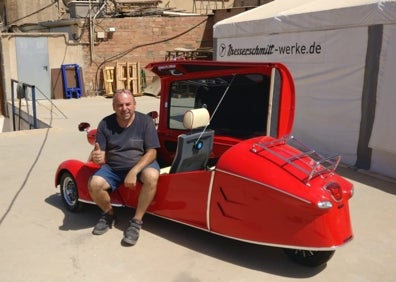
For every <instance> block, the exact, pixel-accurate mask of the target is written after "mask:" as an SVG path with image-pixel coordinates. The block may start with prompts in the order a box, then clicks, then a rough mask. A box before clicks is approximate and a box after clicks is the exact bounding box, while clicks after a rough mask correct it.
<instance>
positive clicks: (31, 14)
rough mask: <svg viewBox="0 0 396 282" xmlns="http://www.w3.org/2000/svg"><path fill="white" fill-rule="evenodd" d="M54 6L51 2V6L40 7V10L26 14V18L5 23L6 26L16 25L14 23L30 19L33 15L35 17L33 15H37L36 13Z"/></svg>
mask: <svg viewBox="0 0 396 282" xmlns="http://www.w3.org/2000/svg"><path fill="white" fill-rule="evenodd" d="M54 4H56V2H52V3H51V4H49V5H47V6H45V7H42V8H40V9H38V10H37V11H35V12H33V13H30V14H28V15H26V16H23V17H22V18H19V19H17V20H15V21H13V22H10V23H7V25H12V24H14V23H16V22H19V21H21V20H23V19H26V18H28V17H30V16H33V15H35V14H38V13H40V12H42V11H44V10H45V9H47V8H50V7H51V6H52V5H54Z"/></svg>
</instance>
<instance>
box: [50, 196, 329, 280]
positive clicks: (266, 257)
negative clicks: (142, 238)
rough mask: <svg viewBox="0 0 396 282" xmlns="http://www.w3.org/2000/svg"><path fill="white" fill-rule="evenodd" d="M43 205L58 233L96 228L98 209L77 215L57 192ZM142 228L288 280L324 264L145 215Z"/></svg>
mask: <svg viewBox="0 0 396 282" xmlns="http://www.w3.org/2000/svg"><path fill="white" fill-rule="evenodd" d="M45 202H46V203H47V204H49V205H52V206H54V207H56V208H58V209H60V210H61V211H62V212H63V213H64V219H63V222H62V225H60V226H59V230H62V231H70V230H80V229H86V228H91V227H93V226H94V225H95V223H96V222H97V220H98V216H99V214H100V209H99V208H98V207H97V206H95V205H89V204H85V205H84V207H83V209H82V210H81V211H80V212H77V213H76V212H71V211H69V210H67V209H66V207H65V206H64V205H63V202H62V199H61V196H60V194H59V193H57V194H54V195H51V196H49V197H48V198H46V199H45ZM116 212H117V217H118V222H117V224H116V226H115V228H117V229H120V230H124V229H125V228H126V226H127V224H128V220H129V219H130V216H131V214H133V210H132V209H131V208H116ZM143 229H144V230H145V231H147V232H150V233H152V234H155V235H156V236H159V237H161V238H163V239H165V240H168V241H170V242H173V243H175V244H178V245H181V246H183V247H186V248H188V249H191V250H194V251H196V252H199V253H202V254H205V255H207V256H210V257H214V258H216V259H219V260H222V261H226V262H229V263H232V264H235V265H239V266H241V267H244V268H248V269H252V270H257V271H262V272H266V273H271V274H274V275H278V276H284V277H289V278H309V277H312V276H315V275H317V274H318V273H320V272H321V271H323V270H324V269H325V267H326V265H323V266H320V267H316V268H311V267H305V266H302V265H299V264H297V263H295V262H293V261H291V260H290V259H289V258H288V257H287V256H286V255H285V254H284V253H283V250H282V249H281V248H275V247H269V246H261V245H255V244H251V243H246V242H241V241H237V240H233V239H229V238H226V237H222V236H219V235H216V234H212V233H209V232H206V231H203V230H200V229H196V228H193V227H190V226H186V225H183V224H181V223H177V222H173V221H171V220H167V219H164V218H160V217H157V216H154V215H151V214H146V215H145V218H144V225H143Z"/></svg>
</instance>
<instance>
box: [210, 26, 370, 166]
mask: <svg viewBox="0 0 396 282" xmlns="http://www.w3.org/2000/svg"><path fill="white" fill-rule="evenodd" d="M367 37H368V34H367V27H358V28H349V29H339V30H328V31H321V32H319V31H314V32H298V33H294V34H280V35H262V36H254V37H246V38H224V39H218V40H217V48H218V50H217V54H216V59H217V60H220V61H250V62H281V63H284V64H285V65H286V66H287V67H288V68H289V69H290V71H291V73H292V75H293V77H294V80H295V86H296V116H295V123H294V135H295V136H296V137H298V138H299V139H301V140H302V141H304V142H305V143H307V144H308V145H311V146H313V147H314V148H316V149H318V151H319V152H322V153H324V154H326V155H332V154H335V153H340V154H341V155H342V161H343V162H344V163H346V164H349V165H352V164H354V163H355V162H356V150H357V143H358V139H359V130H360V120H361V98H362V88H363V79H364V68H365V59H366V49H367Z"/></svg>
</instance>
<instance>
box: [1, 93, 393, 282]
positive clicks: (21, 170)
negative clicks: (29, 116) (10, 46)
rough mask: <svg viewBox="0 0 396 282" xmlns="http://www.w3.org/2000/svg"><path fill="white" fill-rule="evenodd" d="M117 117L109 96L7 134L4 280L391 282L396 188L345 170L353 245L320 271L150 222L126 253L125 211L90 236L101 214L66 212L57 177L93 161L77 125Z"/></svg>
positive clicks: (58, 107) (143, 101) (278, 254)
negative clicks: (351, 191) (75, 163)
mask: <svg viewBox="0 0 396 282" xmlns="http://www.w3.org/2000/svg"><path fill="white" fill-rule="evenodd" d="M137 103H138V104H137V106H138V109H139V110H140V111H142V112H148V111H150V110H158V105H159V99H157V98H154V97H150V96H143V97H138V98H137ZM111 111H112V109H111V100H110V99H105V98H103V97H93V98H81V99H72V100H53V103H49V102H48V101H41V102H40V105H39V118H40V119H42V120H43V121H45V122H46V123H48V124H50V125H51V128H45V129H38V130H30V131H21V132H8V133H2V134H0V150H1V162H0V180H1V188H0V281H3V282H8V281H12V282H16V281H31V282H34V281H59V282H61V281H114V280H116V281H164V282H167V281H174V282H184V281H186V282H188V281H194V282H195V281H235V282H237V281H238V282H239V281H246V282H252V281H289V280H307V281H359V282H361V281H370V282H371V281H394V279H395V278H394V277H396V267H395V266H394V264H395V259H396V196H395V194H396V184H395V182H392V181H389V180H387V179H381V178H378V177H373V176H370V175H368V174H364V173H361V172H356V171H353V170H351V169H348V168H340V169H339V173H340V174H342V175H343V176H344V177H346V178H348V179H349V180H350V181H352V182H353V183H354V185H355V195H354V197H353V198H352V199H351V202H350V208H351V215H352V223H353V229H354V233H355V238H354V240H353V241H352V242H350V243H349V244H347V245H346V246H344V247H342V248H340V249H338V250H337V251H336V253H335V255H334V257H333V258H332V259H331V260H330V261H329V262H328V264H327V265H326V266H324V267H321V268H317V269H311V268H307V267H303V266H300V265H297V264H295V263H293V262H291V261H289V260H288V259H287V257H286V256H285V255H284V254H283V252H282V251H281V250H280V249H277V248H271V247H264V246H255V245H250V244H246V243H242V242H237V241H233V240H230V239H226V238H222V237H218V236H215V235H211V234H209V233H206V232H204V231H200V230H196V229H193V228H190V227H186V226H183V225H180V224H177V223H174V222H170V221H167V220H164V219H160V218H156V217H153V216H150V215H147V216H146V217H145V223H144V226H143V230H142V232H141V237H140V239H139V242H138V243H137V245H136V246H134V247H129V248H128V247H123V246H121V244H120V241H121V238H122V228H123V227H124V226H125V225H126V222H127V220H128V216H129V215H131V214H132V211H131V210H130V209H127V208H124V209H121V210H119V212H120V219H121V223H120V227H118V228H113V229H112V230H110V231H109V232H107V233H106V234H104V235H102V236H93V235H92V234H91V230H92V227H93V225H94V224H95V223H96V221H97V219H98V216H99V210H98V208H97V207H96V206H92V205H91V206H88V207H86V208H85V209H84V210H83V211H82V212H81V213H78V214H75V213H70V212H68V211H67V210H66V209H65V208H64V206H63V204H62V202H61V198H60V194H59V189H57V188H55V187H54V174H55V170H56V168H57V166H58V164H59V163H60V162H62V161H63V160H66V159H73V158H76V159H83V160H85V159H86V158H87V157H88V153H89V151H90V150H91V146H90V145H89V144H88V143H87V142H86V136H85V134H84V133H80V132H78V131H77V124H78V123H79V122H80V121H87V122H90V123H91V124H92V125H93V126H96V125H97V123H98V121H99V119H100V118H101V117H103V116H104V115H105V114H107V113H110V112H111ZM268 228H271V227H270V226H269V227H268Z"/></svg>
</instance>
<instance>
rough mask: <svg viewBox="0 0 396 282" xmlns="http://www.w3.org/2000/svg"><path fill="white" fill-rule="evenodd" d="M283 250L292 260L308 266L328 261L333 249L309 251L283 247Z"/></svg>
mask: <svg viewBox="0 0 396 282" xmlns="http://www.w3.org/2000/svg"><path fill="white" fill-rule="evenodd" d="M284 252H285V253H286V255H287V256H288V257H290V258H291V259H292V260H293V261H295V262H297V263H299V264H302V265H305V266H310V267H317V266H320V265H323V264H325V263H326V262H328V261H329V260H330V259H331V257H332V256H333V255H334V253H335V251H310V250H297V249H284Z"/></svg>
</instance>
